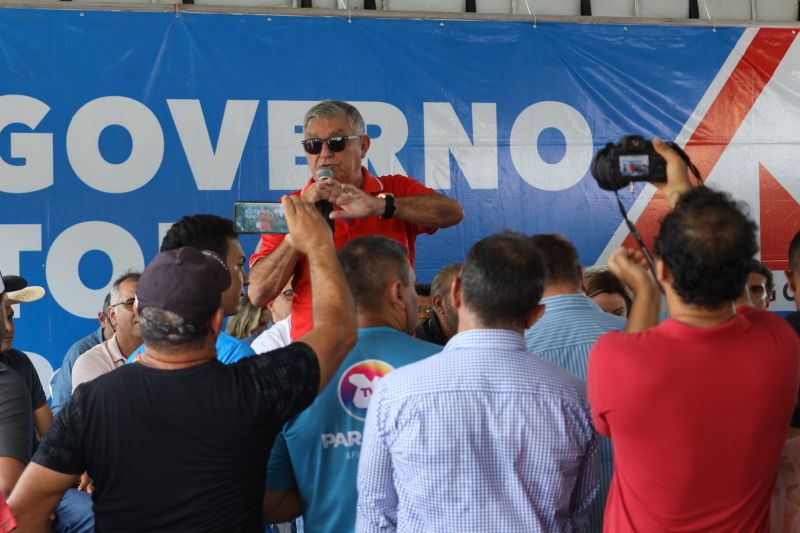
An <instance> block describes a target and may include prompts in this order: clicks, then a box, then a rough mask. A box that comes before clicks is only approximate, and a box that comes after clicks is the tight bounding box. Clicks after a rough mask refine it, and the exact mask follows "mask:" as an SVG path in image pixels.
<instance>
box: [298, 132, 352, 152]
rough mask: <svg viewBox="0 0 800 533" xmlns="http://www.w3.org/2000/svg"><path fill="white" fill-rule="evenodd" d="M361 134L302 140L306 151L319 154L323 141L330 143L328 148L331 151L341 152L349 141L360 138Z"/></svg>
mask: <svg viewBox="0 0 800 533" xmlns="http://www.w3.org/2000/svg"><path fill="white" fill-rule="evenodd" d="M360 138H361V135H341V136H338V137H329V138H327V139H325V140H322V139H306V140H304V141H301V142H302V143H303V148H305V150H306V153H308V154H311V155H317V154H319V153H320V152H322V143H327V144H328V149H329V150H330V151H331V152H341V151H342V150H344V148H345V146H347V141H354V140H356V139H360Z"/></svg>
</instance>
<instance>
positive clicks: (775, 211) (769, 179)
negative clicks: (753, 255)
mask: <svg viewBox="0 0 800 533" xmlns="http://www.w3.org/2000/svg"><path fill="white" fill-rule="evenodd" d="M758 174H759V176H758V186H759V191H760V194H759V203H760V211H761V261H762V262H763V263H764V264H765V265H767V267H768V268H769V269H770V270H786V269H787V268H789V257H788V252H789V243H790V242H791V241H792V237H794V235H795V233H797V232H798V231H800V204H798V203H797V201H796V200H795V199H794V198H793V197H792V195H791V194H789V192H788V191H787V190H786V189H784V188H783V186H782V185H781V184H780V183H778V181H777V180H776V179H775V178H774V177H773V176H772V174H770V172H769V171H768V170H767V169H766V168H764V165H761V164H759V165H758Z"/></svg>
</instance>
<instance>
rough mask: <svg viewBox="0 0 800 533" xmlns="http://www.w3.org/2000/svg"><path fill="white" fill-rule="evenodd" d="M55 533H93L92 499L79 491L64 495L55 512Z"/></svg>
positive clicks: (68, 491) (72, 490) (71, 491)
mask: <svg viewBox="0 0 800 533" xmlns="http://www.w3.org/2000/svg"><path fill="white" fill-rule="evenodd" d="M55 515H56V519H55V521H54V522H53V533H92V532H93V531H94V511H93V510H92V497H91V496H90V495H89V494H87V493H85V492H80V491H79V490H78V489H69V490H67V492H65V493H64V497H63V498H61V502H60V503H59V504H58V507H56V510H55Z"/></svg>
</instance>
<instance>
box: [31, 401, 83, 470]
mask: <svg viewBox="0 0 800 533" xmlns="http://www.w3.org/2000/svg"><path fill="white" fill-rule="evenodd" d="M85 394H86V385H82V386H80V387H78V388H77V389H75V392H74V393H73V394H72V399H71V400H70V401H69V402H68V403H67V404H66V405H65V406H64V408H63V409H61V411H60V412H59V413H58V416H56V418H55V420H53V425H52V426H50V431H48V432H47V435H45V437H44V440H42V442H40V443H39V448H38V449H37V450H36V453H35V454H34V456H33V462H34V463H37V464H40V465H42V466H44V467H45V468H49V469H50V470H55V471H56V472H61V473H62V474H71V475H79V474H81V473H83V472H85V471H86V461H85V460H84V457H83V449H82V442H81V434H80V431H81V428H83V426H84V420H83V413H84V405H85V403H86V397H85Z"/></svg>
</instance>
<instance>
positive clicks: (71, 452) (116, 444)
mask: <svg viewBox="0 0 800 533" xmlns="http://www.w3.org/2000/svg"><path fill="white" fill-rule="evenodd" d="M319 379H320V376H319V364H318V362H317V358H316V355H315V353H314V351H313V350H312V349H311V347H310V346H308V345H306V344H302V343H294V344H291V345H290V346H287V347H286V348H282V349H280V350H275V351H272V352H269V353H267V354H262V355H257V356H252V357H248V358H246V359H243V360H241V361H239V362H238V363H236V364H234V365H230V366H224V365H223V364H221V363H220V362H219V361H217V360H213V361H211V362H208V363H205V364H202V365H199V366H195V367H192V368H187V369H183V370H158V369H154V368H150V367H147V366H144V365H142V364H132V365H126V366H124V367H121V368H118V369H117V370H115V371H114V372H110V373H108V374H105V375H103V376H100V377H99V378H97V379H95V380H93V381H91V382H88V383H85V384H83V385H81V386H80V387H78V388H77V389H76V391H75V393H74V394H73V396H72V400H71V401H70V402H69V403H68V404H67V405H66V406H65V407H64V409H62V411H61V412H60V413H59V414H58V416H57V417H56V419H55V422H54V424H53V427H52V428H51V429H50V431H49V432H48V434H47V436H46V437H45V439H44V440H43V441H42V443H41V445H40V446H39V450H38V451H37V452H36V454H35V455H34V458H33V461H34V462H36V463H38V464H40V465H42V466H45V467H47V468H50V469H52V470H56V471H58V472H62V473H68V474H80V473H81V472H83V471H84V470H86V471H87V472H88V473H89V475H90V476H91V477H92V479H93V480H94V486H95V492H94V495H93V499H94V510H95V527H96V529H97V530H98V531H253V532H255V531H263V526H262V510H261V506H262V500H263V495H264V484H265V472H266V466H267V458H268V456H269V451H270V449H271V447H272V442H273V440H274V438H275V435H276V434H277V433H278V431H279V430H280V429H281V427H282V426H283V424H284V423H285V422H286V421H287V420H288V419H290V418H291V417H293V416H294V415H295V414H297V413H298V412H300V411H302V410H303V409H305V408H306V407H307V406H308V405H310V404H311V402H312V401H313V400H314V398H315V397H316V394H317V390H318V388H319Z"/></svg>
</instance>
